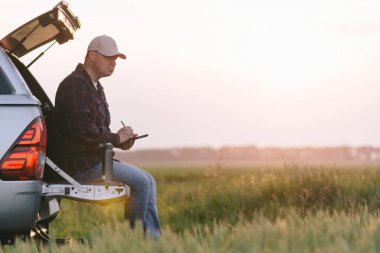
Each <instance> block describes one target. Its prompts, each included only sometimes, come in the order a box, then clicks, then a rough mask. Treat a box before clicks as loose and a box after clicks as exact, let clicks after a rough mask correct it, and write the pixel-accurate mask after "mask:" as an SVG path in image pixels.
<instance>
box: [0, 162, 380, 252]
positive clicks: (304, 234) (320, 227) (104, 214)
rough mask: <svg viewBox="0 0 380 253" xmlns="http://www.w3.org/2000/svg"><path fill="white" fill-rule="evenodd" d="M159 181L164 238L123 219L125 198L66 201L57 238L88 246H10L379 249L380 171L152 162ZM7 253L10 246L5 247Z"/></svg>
mask: <svg viewBox="0 0 380 253" xmlns="http://www.w3.org/2000/svg"><path fill="white" fill-rule="evenodd" d="M148 170H149V171H150V172H151V173H152V174H153V175H154V177H155V178H156V181H157V191H158V199H157V201H158V209H159V213H160V218H161V222H162V225H163V231H164V232H163V235H162V237H161V238H160V240H159V241H153V240H151V239H150V238H149V237H148V238H146V239H143V238H142V232H141V231H140V230H139V229H138V230H137V231H131V230H130V229H129V226H128V224H127V223H126V222H124V221H123V213H122V209H123V208H122V204H113V205H107V206H98V205H91V204H84V203H79V202H74V201H66V200H64V201H62V205H61V208H62V210H61V212H60V214H59V216H58V218H57V219H56V220H55V221H54V222H53V223H52V225H51V233H52V234H53V235H54V236H57V237H70V236H74V237H78V236H84V237H85V238H86V239H87V243H86V244H85V245H72V246H70V247H69V246H64V247H58V246H55V245H54V244H50V245H48V246H43V247H40V246H38V245H37V244H34V243H32V244H29V243H25V242H17V243H16V245H15V246H14V247H6V248H4V249H3V251H5V252H127V251H128V252H379V251H380V237H379V236H380V213H379V210H378V208H379V203H380V202H379V194H380V171H379V170H378V169H377V168H369V167H368V168H359V167H358V168H336V167H317V168H315V167H307V166H298V165H285V166H283V167H282V168H274V169H257V168H256V169H239V168H229V169H222V168H220V167H209V168H204V169H191V168H188V169H155V168H148ZM0 252H2V250H0Z"/></svg>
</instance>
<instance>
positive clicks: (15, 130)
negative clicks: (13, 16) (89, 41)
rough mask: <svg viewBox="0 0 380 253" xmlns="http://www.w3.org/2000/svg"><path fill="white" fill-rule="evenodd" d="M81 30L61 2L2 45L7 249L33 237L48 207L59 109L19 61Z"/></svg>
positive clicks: (2, 209)
mask: <svg viewBox="0 0 380 253" xmlns="http://www.w3.org/2000/svg"><path fill="white" fill-rule="evenodd" d="M79 27H80V23H79V20H78V18H77V17H75V16H74V15H73V13H72V12H71V11H70V9H69V8H68V5H67V4H66V3H64V2H60V3H58V4H57V5H56V6H55V7H54V8H53V9H52V10H50V11H48V12H46V13H44V14H42V15H40V16H39V17H37V18H35V19H33V20H31V21H29V22H28V23H26V24H24V25H23V26H21V27H20V28H18V29H16V30H14V31H13V32H11V33H10V34H9V35H7V36H6V37H4V38H3V39H1V41H0V122H1V123H0V243H1V244H5V243H12V242H13V241H14V238H15V236H17V235H20V236H29V234H30V232H31V230H32V229H34V228H35V225H36V222H37V220H38V217H39V215H38V213H39V210H40V205H41V203H42V202H43V201H44V200H43V201H42V202H41V191H42V178H43V176H44V166H45V155H46V147H47V145H48V144H47V130H46V129H47V127H46V125H48V124H49V113H50V112H51V110H52V108H53V106H52V103H51V101H50V100H49V98H48V96H47V95H46V93H45V92H44V90H43V89H42V87H41V86H40V84H39V83H38V81H37V80H36V79H35V78H34V77H33V75H32V73H31V72H30V71H29V70H28V67H29V66H30V64H29V65H28V66H25V65H24V64H23V63H22V62H21V61H20V59H19V58H20V57H22V56H24V55H25V54H27V53H29V52H30V51H32V50H35V49H37V48H39V47H40V46H42V45H45V44H46V43H55V42H58V43H59V44H63V43H65V42H67V41H69V40H71V39H73V34H74V32H75V31H76V30H77V29H78V28H79ZM38 58H39V57H38ZM32 63H33V62H32ZM55 64H56V63H55Z"/></svg>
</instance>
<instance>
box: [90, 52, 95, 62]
mask: <svg viewBox="0 0 380 253" xmlns="http://www.w3.org/2000/svg"><path fill="white" fill-rule="evenodd" d="M88 57H89V58H90V60H91V61H95V58H96V53H95V52H94V51H90V52H88Z"/></svg>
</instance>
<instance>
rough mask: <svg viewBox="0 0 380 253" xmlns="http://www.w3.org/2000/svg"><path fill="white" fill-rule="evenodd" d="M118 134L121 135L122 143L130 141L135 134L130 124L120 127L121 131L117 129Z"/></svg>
mask: <svg viewBox="0 0 380 253" xmlns="http://www.w3.org/2000/svg"><path fill="white" fill-rule="evenodd" d="M117 134H118V135H119V136H120V144H123V143H124V142H126V141H128V140H129V139H131V138H132V137H134V136H135V135H134V134H133V129H132V128H131V127H130V126H125V127H123V128H120V129H119V131H117ZM132 145H133V144H132Z"/></svg>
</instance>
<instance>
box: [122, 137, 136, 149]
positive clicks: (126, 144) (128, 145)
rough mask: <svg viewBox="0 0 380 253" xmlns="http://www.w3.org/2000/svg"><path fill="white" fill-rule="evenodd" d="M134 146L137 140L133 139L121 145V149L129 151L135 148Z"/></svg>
mask: <svg viewBox="0 0 380 253" xmlns="http://www.w3.org/2000/svg"><path fill="white" fill-rule="evenodd" d="M133 144H135V139H131V140H129V141H126V142H124V143H122V144H120V148H121V149H122V150H129V149H130V148H132V147H133Z"/></svg>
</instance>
